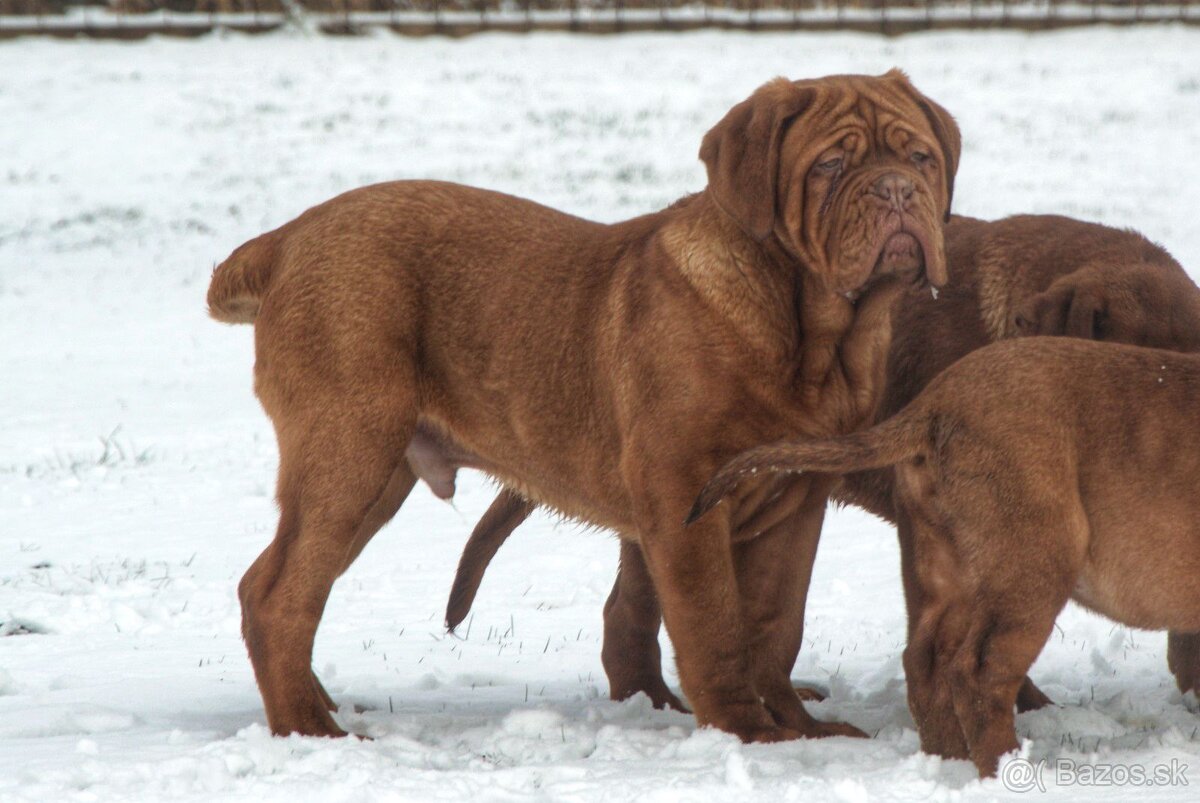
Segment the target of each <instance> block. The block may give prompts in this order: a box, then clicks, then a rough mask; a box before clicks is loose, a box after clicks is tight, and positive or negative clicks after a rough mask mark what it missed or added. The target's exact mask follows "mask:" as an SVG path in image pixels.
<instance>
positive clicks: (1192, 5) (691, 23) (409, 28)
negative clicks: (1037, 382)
mask: <svg viewBox="0 0 1200 803" xmlns="http://www.w3.org/2000/svg"><path fill="white" fill-rule="evenodd" d="M1150 22H1175V23H1184V24H1190V25H1200V0H1179V1H1178V2H1162V0H720V1H718V0H703V1H701V0H108V2H104V0H84V2H80V1H79V0H0V38H10V37H14V36H24V35H32V34H41V35H50V36H80V35H84V36H94V37H109V38H125V39H134V38H141V37H144V36H149V35H151V34H159V35H177V36H195V35H200V34H204V33H208V32H211V31H213V30H216V29H232V30H239V31H246V32H266V31H271V30H276V29H279V28H282V27H285V26H295V27H303V28H307V29H309V30H316V31H320V32H323V33H330V34H353V33H359V32H361V31H363V30H366V29H369V28H390V29H392V30H394V31H396V32H398V33H403V34H409V35H427V34H441V35H448V36H463V35H467V34H471V33H478V32H481V31H534V30H558V31H578V32H584V33H618V32H622V31H646V30H692V29H698V28H728V29H742V30H762V31H780V30H857V31H874V32H879V33H883V34H888V35H895V34H902V33H909V32H912V31H918V30H930V29H948V28H1020V29H1025V30H1039V29H1052V28H1063V27H1071V26H1079V25H1090V24H1096V23H1106V24H1113V25H1131V24H1138V23H1150Z"/></svg>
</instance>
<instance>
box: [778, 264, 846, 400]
mask: <svg viewBox="0 0 1200 803" xmlns="http://www.w3.org/2000/svg"><path fill="white" fill-rule="evenodd" d="M796 314H797V319H798V320H799V322H800V342H799V343H798V344H797V346H798V347H797V354H796V358H795V360H794V362H795V366H796V370H795V373H794V380H793V384H794V387H795V389H796V391H797V392H798V393H799V394H800V397H801V400H802V401H803V400H809V401H812V402H813V403H815V400H816V397H817V396H819V394H820V392H821V390H822V388H824V387H825V386H826V384H827V383H828V380H829V378H830V374H831V373H832V372H833V371H834V370H840V369H841V368H842V366H841V354H840V349H839V347H840V345H841V343H842V341H843V339H844V338H845V336H846V333H847V332H849V330H850V326H851V324H852V323H853V322H854V308H853V306H852V305H850V304H849V303H847V301H846V300H845V299H844V298H842V297H841V296H839V295H837V294H836V293H834V292H833V291H831V290H829V289H828V288H826V287H824V286H822V285H821V284H820V283H819V282H818V281H817V280H816V279H814V278H811V277H806V279H805V280H804V281H802V282H801V283H800V286H799V287H798V288H797V291H796ZM809 397H811V399H810V398H809Z"/></svg>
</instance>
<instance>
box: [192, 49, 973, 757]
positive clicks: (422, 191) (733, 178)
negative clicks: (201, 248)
mask: <svg viewBox="0 0 1200 803" xmlns="http://www.w3.org/2000/svg"><path fill="white" fill-rule="evenodd" d="M958 151H959V136H958V130H957V128H956V126H955V125H954V122H953V121H952V119H951V118H950V117H949V115H947V114H946V112H945V111H944V110H943V109H942V108H941V107H939V106H938V105H937V104H935V103H933V102H932V101H930V100H929V99H927V98H925V97H924V96H923V95H921V94H920V93H919V92H917V91H916V90H915V89H914V88H913V87H912V85H911V84H910V83H909V82H908V80H907V78H906V77H905V76H904V75H903V74H901V73H899V72H892V73H889V74H887V75H885V76H882V77H879V78H871V77H864V76H839V77H835V78H826V79H820V80H814V81H798V82H790V81H785V80H782V79H779V80H776V81H773V82H771V83H769V84H766V85H765V86H763V87H762V88H761V89H759V90H758V91H757V92H755V93H754V94H753V95H752V96H751V97H750V98H749V99H748V100H746V101H744V102H743V103H741V104H739V105H737V106H735V107H734V108H733V109H732V110H731V111H730V112H729V113H728V114H727V115H726V116H725V118H724V119H723V120H721V122H719V123H718V124H717V125H716V126H715V127H714V128H713V129H712V130H711V131H709V132H708V134H707V135H706V136H705V138H704V141H703V144H702V146H701V150H700V156H701V159H702V160H703V161H704V163H705V166H706V168H707V170H708V177H709V184H708V188H707V189H706V190H705V191H704V192H701V193H699V194H697V195H694V196H691V197H689V198H687V199H684V200H683V201H680V202H679V203H677V204H675V205H673V206H672V207H670V208H668V209H666V210H664V211H662V212H658V213H655V214H652V215H647V216H645V217H641V218H637V219H634V220H631V221H628V222H625V223H620V224H616V225H601V224H597V223H591V222H588V221H584V220H580V219H578V218H574V217H571V216H569V215H565V214H562V213H560V212H556V211H554V210H551V209H547V208H545V207H542V206H539V205H537V204H534V203H531V202H529V201H524V200H520V199H517V198H512V197H509V196H505V195H500V194H498V193H493V192H486V191H482V190H476V189H471V188H467V187H461V186H456V185H451V184H442V183H434V182H398V183H392V184H382V185H378V186H374V187H368V188H365V189H362V190H356V191H354V192H350V193H347V194H345V195H343V196H340V197H338V198H335V199H333V200H332V201H329V202H327V203H325V204H322V205H320V206H317V207H314V208H313V209H310V210H309V211H307V212H305V213H304V214H303V215H301V216H300V217H299V218H297V219H296V220H294V221H292V222H290V223H288V224H286V225H284V226H283V227H281V228H279V229H277V230H275V231H273V232H269V233H267V234H264V235H262V236H260V237H258V238H256V239H254V240H251V241H250V242H248V243H246V244H245V245H243V246H242V247H241V248H239V249H238V250H237V251H235V252H234V253H233V255H231V256H230V257H229V259H227V260H226V261H225V263H224V264H222V265H221V266H220V267H219V268H218V269H217V271H216V273H215V275H214V276H213V280H212V285H211V287H210V288H209V295H208V301H209V306H210V309H211V311H212V314H213V316H214V317H216V318H218V319H219V320H223V321H228V322H249V321H254V322H255V325H256V326H255V343H256V352H257V363H256V365H255V389H256V392H257V393H258V396H259V398H260V400H261V401H262V404H263V407H264V408H265V409H266V411H267V413H268V415H269V416H270V417H271V419H272V421H273V423H274V425H275V428H276V433H277V436H278V440H279V449H280V470H279V482H278V497H279V504H280V507H281V515H280V522H279V529H278V532H277V534H276V536H275V540H274V541H273V542H272V544H271V545H270V546H269V547H268V548H267V550H266V551H265V552H263V554H262V555H261V556H260V557H259V558H258V560H256V561H255V563H254V564H253V565H252V566H251V567H250V569H249V571H247V573H246V576H245V577H244V578H243V580H242V583H241V586H240V588H239V592H240V596H241V600H242V609H243V635H244V637H245V640H246V644H247V647H248V649H249V652H250V658H251V662H252V663H253V665H254V671H255V675H256V678H257V680H258V684H259V689H260V691H261V692H262V695H263V700H264V703H265V707H266V711H267V719H268V721H269V723H270V726H271V729H272V730H273V731H274V732H276V733H287V732H292V731H295V732H299V733H305V734H323V735H340V734H341V733H342V730H341V729H340V728H339V727H338V725H337V724H336V723H335V721H334V720H333V718H332V717H331V716H330V710H331V708H332V702H331V700H330V699H329V697H328V695H327V694H325V692H324V690H323V689H322V688H321V686H320V683H319V682H318V681H317V679H316V678H315V676H314V675H313V673H312V671H311V669H310V660H311V653H312V644H313V638H314V635H315V632H316V628H317V624H318V622H319V620H320V617H321V613H322V610H323V608H324V605H325V601H326V599H327V597H328V594H329V591H330V587H331V585H332V583H333V582H334V580H335V579H336V578H337V577H338V575H340V574H341V573H342V572H343V571H344V570H345V569H346V567H347V566H348V565H349V564H350V563H351V562H352V561H353V560H354V559H355V557H357V555H358V554H359V552H360V551H361V550H362V548H363V547H364V546H365V544H366V543H367V541H368V540H369V539H370V538H371V537H372V536H373V535H374V533H375V532H376V531H377V530H378V529H379V528H380V527H381V526H382V525H383V524H384V523H385V522H386V521H388V519H390V518H391V517H392V515H394V513H395V512H396V510H397V509H398V508H399V506H400V504H401V503H402V502H403V500H404V498H405V497H406V496H407V495H408V493H409V491H410V490H411V488H412V487H413V484H414V483H415V482H416V480H417V479H418V477H422V476H423V477H425V478H426V479H428V480H429V481H430V484H431V485H433V486H434V487H435V488H437V487H438V483H439V482H443V481H444V480H445V478H446V473H445V469H446V468H447V467H448V466H453V465H456V464H460V463H462V464H469V465H473V466H477V467H481V468H483V469H484V470H486V471H487V472H489V473H490V474H491V475H492V476H494V477H496V478H497V479H499V480H500V481H501V482H502V483H504V484H505V485H506V486H508V487H512V488H515V489H517V490H519V491H520V492H521V493H522V494H523V495H524V496H526V497H528V498H531V499H534V500H536V501H537V502H538V503H540V504H545V505H547V506H550V507H553V508H555V509H557V510H559V511H562V512H564V513H566V514H567V515H570V516H573V517H576V518H579V519H582V520H584V521H587V522H589V523H592V524H595V525H599V526H603V527H607V528H611V529H613V530H615V531H616V532H618V533H619V534H620V535H621V536H622V537H623V538H626V539H629V540H631V541H634V542H636V543H637V544H639V545H640V550H641V554H644V556H645V563H646V566H647V567H648V573H649V578H650V580H651V582H652V584H653V589H654V591H655V592H656V599H657V600H659V601H661V605H662V614H663V618H664V620H665V622H666V625H667V629H668V632H669V633H670V635H671V638H672V640H673V642H674V644H675V647H676V652H677V655H678V664H679V675H680V680H681V682H682V685H683V688H684V690H685V691H686V692H687V694H688V696H689V698H690V700H691V702H692V704H693V706H694V708H695V712H696V718H697V720H698V721H699V723H700V724H702V725H714V726H716V727H719V728H722V729H724V730H727V731H730V732H732V733H735V734H737V735H738V736H740V737H741V738H743V739H746V740H776V739H783V738H794V737H797V736H819V735H825V734H831V733H857V731H856V730H855V729H853V728H850V727H848V726H844V725H839V724H833V723H820V722H817V721H815V720H813V719H812V718H811V717H810V716H809V715H808V713H807V712H806V711H805V710H804V707H803V705H802V704H801V703H800V700H799V699H798V697H797V695H796V694H795V692H794V691H793V690H792V688H791V686H790V683H789V679H788V674H789V671H790V669H791V666H792V664H793V662H794V660H795V657H796V652H797V650H798V649H799V644H800V634H801V627H802V623H803V617H804V605H803V601H804V594H803V593H800V592H802V590H803V587H804V586H806V585H807V582H808V567H809V566H810V565H811V563H812V551H813V550H814V549H815V547H816V540H817V535H818V533H819V530H820V521H821V517H822V515H823V513H824V508H825V497H826V494H827V490H828V483H827V482H824V481H816V482H804V483H801V484H795V483H793V484H791V490H789V493H788V494H787V495H786V496H785V498H784V499H783V500H782V501H781V500H780V499H777V498H776V494H775V490H776V489H775V486H774V483H773V481H768V482H765V483H762V484H760V485H755V486H753V487H750V488H748V489H747V493H746V495H745V498H744V499H742V500H741V501H740V503H739V504H738V505H736V506H734V507H736V512H735V513H734V515H733V516H714V517H711V518H710V519H709V520H707V521H706V522H705V524H703V525H701V526H698V527H693V528H691V529H689V530H687V531H686V532H685V531H684V529H683V519H684V516H685V514H686V513H687V510H688V508H689V506H690V504H691V501H692V498H693V497H694V496H695V493H696V491H697V490H699V488H700V487H701V485H703V483H704V481H705V479H706V478H707V477H708V476H709V475H710V474H711V472H712V470H713V469H715V468H716V467H717V466H718V465H720V464H721V463H722V462H723V461H724V460H726V459H728V458H729V457H731V456H733V455H734V454H736V453H737V452H740V451H742V450H743V449H745V448H748V447H751V446H754V445H758V444H762V443H767V442H770V441H772V440H776V439H779V438H783V437H817V436H821V435H828V434H834V433H838V432H844V431H849V430H852V429H855V428H857V427H859V426H861V425H863V424H865V423H868V422H869V417H870V415H871V411H872V410H874V409H875V406H876V405H877V404H878V396H879V393H880V390H881V387H882V375H883V362H884V360H885V359H886V353H887V347H888V342H889V337H890V332H891V314H890V312H891V307H892V304H893V302H894V300H895V298H896V296H897V295H898V294H899V291H900V290H901V289H902V288H901V285H900V282H901V281H902V280H903V281H906V282H909V283H920V282H922V281H924V280H925V279H926V278H927V279H928V281H929V282H930V283H932V284H933V285H935V286H938V285H941V284H944V282H945V279H946V268H945V255H944V247H943V242H942V236H941V227H942V221H943V218H945V217H948V215H949V204H950V197H951V191H952V183H953V176H954V172H955V165H956V163H957V159H958ZM926 292H928V290H927V291H926ZM860 294H861V295H860ZM855 299H857V306H856V304H855ZM442 490H447V489H446V488H445V487H443V488H442ZM449 490H452V488H451V489H449ZM768 501H769V504H768V505H767V506H768V507H770V508H771V509H772V510H774V511H782V515H781V516H780V518H781V521H780V523H779V525H778V526H777V527H773V528H770V529H769V530H768V531H766V532H763V533H762V534H761V535H759V536H758V537H757V538H754V539H744V540H739V541H737V542H736V543H735V542H734V541H733V539H731V532H732V533H737V532H740V530H739V529H738V528H737V527H736V521H732V522H731V519H733V518H734V517H738V518H740V517H744V516H746V515H752V514H753V513H754V511H755V510H756V509H757V508H759V507H761V506H762V505H763V504H764V503H767V502H768ZM784 538H786V539H787V541H788V544H789V549H788V550H785V551H786V552H787V553H788V555H789V556H790V557H789V559H788V560H782V561H781V560H779V559H778V557H777V553H779V552H780V549H779V548H778V546H777V544H778V543H779V542H780V541H781V539H784ZM739 577H741V578H746V579H745V580H743V581H742V582H739V581H738V578H739ZM797 589H799V590H800V591H798V590H797ZM656 621H657V618H656Z"/></svg>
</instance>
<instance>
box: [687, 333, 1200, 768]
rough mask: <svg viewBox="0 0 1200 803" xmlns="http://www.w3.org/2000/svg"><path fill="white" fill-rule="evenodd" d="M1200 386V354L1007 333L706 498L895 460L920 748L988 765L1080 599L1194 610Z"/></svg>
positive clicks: (1135, 618) (1181, 618) (742, 465)
mask: <svg viewBox="0 0 1200 803" xmlns="http://www.w3.org/2000/svg"><path fill="white" fill-rule="evenodd" d="M1198 404H1200V356H1196V355H1183V354H1175V353H1172V352H1167V351H1160V350H1149V349H1141V348H1135V347H1129V346H1121V345H1110V344H1097V343H1093V342H1088V341H1082V340H1076V339H1065V338H1035V339H1029V340H1019V341H1007V342H1004V343H1000V344H996V345H993V346H989V347H987V348H986V349H982V350H980V351H977V352H974V353H972V354H970V355H968V356H967V357H965V358H964V359H962V360H961V361H959V362H958V363H956V364H955V365H953V366H952V367H950V368H949V369H947V370H946V371H945V372H943V373H942V374H941V375H939V377H938V378H937V379H936V380H935V381H934V382H933V383H931V384H930V386H929V387H928V388H927V389H926V390H925V391H923V392H922V393H921V394H920V395H919V396H918V397H917V398H916V399H915V400H914V402H913V403H912V404H911V405H909V406H908V407H907V408H905V409H904V410H903V411H901V412H900V413H899V414H897V416H895V417H893V418H891V419H889V420H888V421H886V422H884V423H883V424H880V425H878V426H876V427H874V428H873V429H870V430H867V431H865V432H860V433H857V434H854V435H850V436H845V437H842V438H836V439H832V440H825V441H815V442H807V443H794V444H777V445H774V446H770V447H764V448H760V449H756V450H752V451H750V452H747V453H744V454H743V455H741V456H739V457H738V458H735V459H734V461H733V462H731V463H730V464H728V465H727V466H726V467H725V468H723V469H722V470H721V471H720V472H718V473H717V474H716V475H715V476H714V478H713V479H712V480H711V481H710V483H709V484H708V486H706V488H705V490H704V492H703V493H702V494H701V497H700V499H699V500H698V502H697V507H696V512H697V513H698V514H702V513H703V512H704V511H705V510H707V509H709V508H710V507H711V506H712V505H714V504H715V503H716V502H717V501H719V500H720V499H721V498H722V496H723V495H725V494H727V493H728V492H730V491H731V490H732V489H733V488H734V486H736V484H737V482H738V480H739V479H740V478H742V477H745V476H747V475H748V474H754V473H759V472H765V471H832V472H846V471H858V470H863V469H869V468H879V467H884V466H888V465H894V466H896V475H895V476H896V503H897V510H898V513H899V514H900V515H902V516H904V517H905V519H906V520H907V521H909V522H910V525H911V527H912V538H913V541H912V549H913V551H914V561H913V565H914V575H915V576H914V578H913V580H914V582H915V591H916V604H915V606H914V617H913V618H914V621H913V622H912V625H911V632H910V639H909V644H908V647H907V648H906V650H905V655H904V664H905V674H906V677H907V681H908V687H909V705H910V708H911V709H912V713H913V717H914V720H915V721H916V723H917V727H918V730H919V731H920V734H921V745H922V749H923V750H925V751H926V752H929V753H937V754H940V755H943V756H947V757H954V758H970V759H971V760H972V761H974V763H975V765H976V767H977V768H978V769H979V771H980V773H981V774H983V775H992V774H994V773H995V772H996V769H997V767H998V762H999V758H1000V756H1002V755H1003V754H1005V753H1007V752H1009V751H1010V750H1014V749H1016V747H1017V741H1016V736H1015V731H1014V728H1013V709H1014V705H1015V702H1016V699H1017V692H1018V689H1019V688H1020V686H1021V683H1022V681H1023V680H1024V678H1025V675H1026V673H1027V672H1028V670H1029V667H1030V665H1031V664H1032V663H1033V661H1034V660H1035V659H1036V657H1037V655H1038V653H1039V652H1040V651H1041V649H1042V647H1043V645H1044V644H1045V642H1046V639H1047V638H1048V637H1049V635H1050V633H1051V631H1052V629H1053V625H1054V620H1055V618H1056V617H1057V615H1058V613H1059V612H1060V611H1061V610H1062V608H1063V606H1064V605H1065V604H1066V602H1067V600H1068V599H1070V598H1074V599H1076V600H1077V601H1079V602H1081V603H1083V604H1084V605H1086V606H1088V607H1091V608H1093V609H1095V610H1097V611H1099V612H1100V613H1102V614H1104V615H1107V616H1109V617H1111V618H1113V619H1116V620H1118V621H1122V622H1125V623H1127V624H1130V625H1133V626H1136V627H1145V628H1155V629H1164V628H1173V629H1176V630H1181V631H1194V630H1197V629H1200V589H1198V588H1197V586H1196V584H1195V577H1196V576H1198V575H1200V550H1198V549H1197V547H1198V546H1200V530H1198V529H1197V526H1198V525H1197V523H1198V522H1200V495H1197V494H1196V477H1197V476H1200V423H1198V422H1197V419H1196V413H1195V410H1196V407H1197V405H1198ZM1017 556H1019V560H1018V559H1014V558H1016V557H1017Z"/></svg>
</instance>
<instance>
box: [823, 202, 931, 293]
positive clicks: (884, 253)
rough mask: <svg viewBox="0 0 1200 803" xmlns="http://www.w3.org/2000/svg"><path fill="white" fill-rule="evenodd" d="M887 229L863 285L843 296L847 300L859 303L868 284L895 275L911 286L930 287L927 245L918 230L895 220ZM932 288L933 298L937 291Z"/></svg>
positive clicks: (869, 285)
mask: <svg viewBox="0 0 1200 803" xmlns="http://www.w3.org/2000/svg"><path fill="white" fill-rule="evenodd" d="M890 228H892V229H893V231H892V232H891V233H890V234H885V235H884V236H882V237H881V238H880V243H879V251H878V254H877V255H876V257H875V264H874V266H873V267H872V268H871V275H870V278H868V279H867V282H866V284H864V285H863V286H862V287H859V288H857V289H855V290H850V291H848V292H843V293H842V295H843V296H844V297H845V298H846V299H848V300H849V301H852V302H855V301H858V299H859V298H860V297H861V296H862V295H863V293H865V292H866V291H867V290H868V289H869V288H870V287H871V285H873V284H875V282H876V281H878V280H879V279H881V278H883V277H885V276H898V277H900V278H901V279H902V280H904V281H905V282H906V283H908V284H911V285H913V286H925V285H928V284H929V278H928V276H926V274H925V250H926V243H925V242H924V239H923V238H922V237H921V236H920V234H918V233H917V232H918V230H917V229H913V230H909V229H906V228H903V223H901V222H900V221H899V220H895V221H894V222H893V225H892V226H891V227H890ZM897 229H898V230H897ZM932 289H933V292H934V298H936V297H937V295H936V293H937V289H936V288H932Z"/></svg>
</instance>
